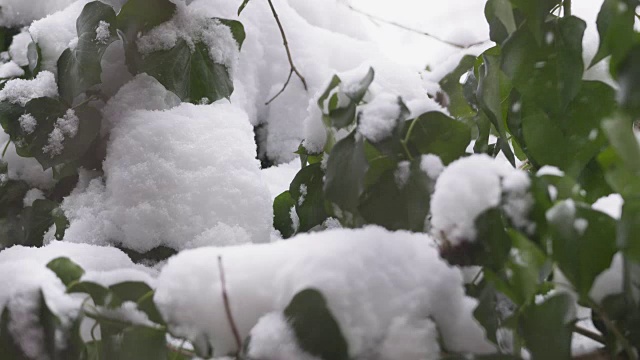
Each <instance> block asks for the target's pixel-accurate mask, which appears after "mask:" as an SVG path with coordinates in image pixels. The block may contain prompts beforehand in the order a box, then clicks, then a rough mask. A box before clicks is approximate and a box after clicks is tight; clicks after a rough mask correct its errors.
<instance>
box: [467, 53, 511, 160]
mask: <svg viewBox="0 0 640 360" xmlns="http://www.w3.org/2000/svg"><path fill="white" fill-rule="evenodd" d="M505 56H506V55H505ZM482 59H483V63H482V65H480V67H479V68H478V73H479V78H478V92H477V94H476V96H477V99H478V103H479V105H480V108H481V109H482V111H483V112H484V113H485V114H486V115H487V117H488V118H489V120H490V121H491V123H492V124H493V126H494V127H495V128H496V130H498V135H500V138H502V139H507V132H506V122H505V118H506V108H505V107H504V106H503V104H504V103H505V102H504V99H506V98H507V97H508V96H509V93H510V92H511V84H509V81H508V79H506V77H505V75H504V74H503V73H502V72H501V70H500V59H501V56H500V49H499V48H497V47H494V48H491V49H489V50H487V51H485V52H484V53H483V54H482ZM498 145H500V146H501V147H500V150H502V152H503V153H504V155H505V156H506V157H507V159H508V160H509V162H511V165H513V166H515V156H514V155H513V152H512V151H511V147H509V143H508V142H506V141H501V142H500V144H498Z"/></svg>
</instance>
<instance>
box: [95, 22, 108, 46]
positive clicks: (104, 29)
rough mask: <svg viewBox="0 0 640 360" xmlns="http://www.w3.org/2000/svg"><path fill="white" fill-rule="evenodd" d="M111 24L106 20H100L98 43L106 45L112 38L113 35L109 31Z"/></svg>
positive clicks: (97, 34)
mask: <svg viewBox="0 0 640 360" xmlns="http://www.w3.org/2000/svg"><path fill="white" fill-rule="evenodd" d="M110 26H111V24H109V23H108V22H106V21H104V20H100V22H99V23H98V27H97V28H96V41H97V42H99V43H102V44H106V43H107V40H109V37H111V33H110V31H109V27H110Z"/></svg>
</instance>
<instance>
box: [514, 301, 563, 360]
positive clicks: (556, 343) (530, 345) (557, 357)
mask: <svg viewBox="0 0 640 360" xmlns="http://www.w3.org/2000/svg"><path fill="white" fill-rule="evenodd" d="M573 309H574V305H573V302H572V299H571V295H569V294H559V295H555V296H552V297H550V298H548V299H546V300H545V301H544V302H543V303H541V304H535V303H534V304H532V305H531V306H530V307H527V309H526V311H525V312H524V314H523V317H522V336H523V338H524V340H525V344H526V346H527V349H529V352H530V353H531V358H532V359H545V360H565V359H570V358H571V337H572V327H573V320H574V314H573Z"/></svg>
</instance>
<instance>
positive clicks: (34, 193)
mask: <svg viewBox="0 0 640 360" xmlns="http://www.w3.org/2000/svg"><path fill="white" fill-rule="evenodd" d="M39 199H44V193H43V192H42V190H40V189H36V188H34V189H30V190H29V191H27V193H26V194H24V199H23V203H24V207H27V206H31V205H33V202H34V201H36V200H39Z"/></svg>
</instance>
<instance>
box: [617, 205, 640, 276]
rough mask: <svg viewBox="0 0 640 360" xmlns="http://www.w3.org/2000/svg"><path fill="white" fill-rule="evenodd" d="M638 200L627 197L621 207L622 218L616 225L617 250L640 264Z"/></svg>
mask: <svg viewBox="0 0 640 360" xmlns="http://www.w3.org/2000/svg"><path fill="white" fill-rule="evenodd" d="M638 234H640V198H638V197H637V196H636V197H627V198H625V199H624V204H623V205H622V216H621V218H620V222H619V223H618V237H617V245H618V248H619V249H620V250H621V251H622V252H623V253H624V255H625V256H626V257H627V258H628V259H630V260H632V261H634V262H636V263H639V264H640V241H638Z"/></svg>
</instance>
